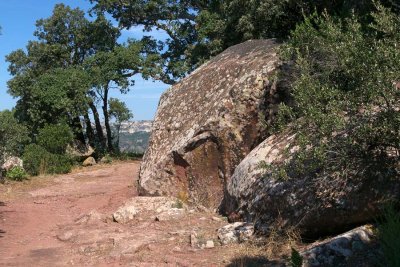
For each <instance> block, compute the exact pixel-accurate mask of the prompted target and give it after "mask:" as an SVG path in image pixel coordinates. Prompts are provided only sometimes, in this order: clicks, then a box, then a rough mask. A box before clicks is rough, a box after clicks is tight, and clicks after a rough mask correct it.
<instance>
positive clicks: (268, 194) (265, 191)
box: [226, 132, 400, 237]
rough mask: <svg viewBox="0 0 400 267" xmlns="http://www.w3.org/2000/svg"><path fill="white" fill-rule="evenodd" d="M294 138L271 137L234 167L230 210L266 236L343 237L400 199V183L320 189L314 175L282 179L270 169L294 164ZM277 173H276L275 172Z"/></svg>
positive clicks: (347, 182)
mask: <svg viewBox="0 0 400 267" xmlns="http://www.w3.org/2000/svg"><path fill="white" fill-rule="evenodd" d="M294 139H295V135H294V134H292V133H289V132H286V133H282V134H279V135H272V136H270V137H269V138H268V139H266V140H265V141H264V142H263V143H261V144H260V145H259V146H258V147H257V148H256V149H254V150H253V151H252V152H251V153H250V154H249V155H248V156H247V157H246V158H245V159H244V160H243V161H242V162H241V163H240V165H239V166H238V167H237V168H236V170H235V173H234V174H233V176H232V179H231V180H230V182H229V183H228V185H227V198H226V199H227V200H226V203H228V204H229V205H227V210H228V211H229V212H235V213H236V214H239V215H240V217H241V218H243V219H244V220H245V221H248V222H254V223H255V231H256V232H261V233H264V234H267V235H268V233H269V232H270V230H271V229H273V230H274V231H276V230H278V231H279V230H282V231H287V230H291V229H293V228H295V229H296V230H299V231H300V233H301V234H303V235H306V236H309V237H319V236H320V235H327V234H330V233H340V232H343V231H346V230H348V229H351V228H352V227H353V226H355V225H361V224H364V223H366V222H369V221H371V220H374V219H376V216H378V215H379V213H380V211H381V210H382V209H383V208H384V207H385V205H387V201H388V200H393V199H398V197H399V193H400V181H399V180H398V179H393V180H390V181H388V180H385V179H384V178H381V179H379V178H378V179H376V178H375V179H368V177H365V179H357V180H356V179H343V180H340V181H338V183H327V186H325V187H321V186H319V185H318V183H317V182H316V181H314V180H313V178H312V176H304V177H299V178H296V179H294V178H292V179H278V178H274V177H279V176H277V175H272V172H273V170H271V166H277V165H279V164H280V163H282V162H283V161H286V160H290V158H291V155H293V153H294V152H295V151H296V146H295V144H294ZM272 169H273V168H272Z"/></svg>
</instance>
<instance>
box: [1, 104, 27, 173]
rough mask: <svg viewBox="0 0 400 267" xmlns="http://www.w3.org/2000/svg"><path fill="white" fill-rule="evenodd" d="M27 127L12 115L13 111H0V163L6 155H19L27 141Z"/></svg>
mask: <svg viewBox="0 0 400 267" xmlns="http://www.w3.org/2000/svg"><path fill="white" fill-rule="evenodd" d="M29 140H30V138H29V137H28V129H27V127H25V125H23V124H20V123H19V122H18V121H17V119H16V118H15V117H14V112H13V111H9V110H5V111H1V112H0V165H2V164H3V163H4V160H5V157H6V155H15V156H19V155H21V153H22V150H23V147H24V145H25V144H27V143H28V142H29Z"/></svg>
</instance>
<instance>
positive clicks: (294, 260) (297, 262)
mask: <svg viewBox="0 0 400 267" xmlns="http://www.w3.org/2000/svg"><path fill="white" fill-rule="evenodd" d="M290 266H292V267H301V266H303V257H302V256H301V255H300V253H299V252H298V251H297V250H295V249H294V248H292V254H291V256H290Z"/></svg>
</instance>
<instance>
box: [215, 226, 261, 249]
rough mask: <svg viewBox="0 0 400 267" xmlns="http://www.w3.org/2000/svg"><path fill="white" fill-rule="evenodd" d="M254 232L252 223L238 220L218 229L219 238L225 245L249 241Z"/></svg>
mask: <svg viewBox="0 0 400 267" xmlns="http://www.w3.org/2000/svg"><path fill="white" fill-rule="evenodd" d="M253 234H254V225H253V224H251V223H244V222H236V223H233V224H228V225H226V226H224V227H222V228H220V229H218V238H219V240H220V241H221V243H222V244H224V245H226V244H231V243H241V242H244V241H248V240H249V239H250V238H251V237H252V236H253Z"/></svg>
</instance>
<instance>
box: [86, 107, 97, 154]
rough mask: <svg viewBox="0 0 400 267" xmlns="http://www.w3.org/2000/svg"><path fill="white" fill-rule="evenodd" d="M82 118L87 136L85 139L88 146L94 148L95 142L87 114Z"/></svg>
mask: <svg viewBox="0 0 400 267" xmlns="http://www.w3.org/2000/svg"><path fill="white" fill-rule="evenodd" d="M84 117H85V124H86V136H87V139H88V141H89V144H90V145H91V146H92V147H95V145H96V140H95V136H94V131H93V127H92V122H91V121H90V118H89V114H88V112H85V114H84Z"/></svg>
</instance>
